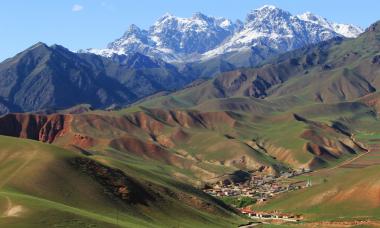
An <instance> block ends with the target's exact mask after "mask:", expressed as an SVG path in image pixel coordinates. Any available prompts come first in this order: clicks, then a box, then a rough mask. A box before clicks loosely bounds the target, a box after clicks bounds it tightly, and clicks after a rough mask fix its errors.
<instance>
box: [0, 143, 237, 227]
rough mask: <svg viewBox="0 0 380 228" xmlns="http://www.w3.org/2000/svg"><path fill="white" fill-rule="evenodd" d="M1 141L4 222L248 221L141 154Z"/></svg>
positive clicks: (181, 223) (142, 224) (145, 224)
mask: <svg viewBox="0 0 380 228" xmlns="http://www.w3.org/2000/svg"><path fill="white" fill-rule="evenodd" d="M0 144H1V149H0V164H1V168H0V176H1V178H0V179H1V181H0V214H1V216H2V218H1V220H0V226H2V227H14V226H15V227H26V226H27V227H55V226H60V227H61V226H62V227H88V226H91V227H167V226H169V225H179V226H181V227H194V226H200V227H205V226H207V227H220V226H230V227H235V226H237V224H236V223H239V221H240V222H242V221H243V220H241V218H239V217H238V216H236V215H235V212H234V211H233V210H232V209H230V208H229V207H228V206H226V205H224V204H223V203H221V202H219V201H217V200H215V199H213V198H211V197H209V196H207V195H205V194H204V193H202V192H200V191H198V190H196V189H194V188H192V187H190V186H189V185H186V184H183V183H179V182H176V181H175V180H173V179H167V177H166V176H165V171H162V170H161V171H159V172H158V170H157V169H159V167H155V166H154V165H153V164H150V163H147V162H142V161H141V160H140V159H139V158H132V157H131V158H129V159H130V160H129V162H127V159H117V160H116V158H117V155H115V156H112V155H108V156H102V155H96V156H91V157H86V156H84V155H81V154H80V153H78V152H73V151H70V150H65V149H62V148H59V147H56V146H51V145H47V144H42V143H39V142H33V141H30V140H24V139H16V138H8V137H4V136H1V137H0ZM132 161H133V164H134V165H133V166H131V165H130V164H132V163H131V162H132Z"/></svg>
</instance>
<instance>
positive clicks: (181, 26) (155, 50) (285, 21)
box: [84, 5, 363, 62]
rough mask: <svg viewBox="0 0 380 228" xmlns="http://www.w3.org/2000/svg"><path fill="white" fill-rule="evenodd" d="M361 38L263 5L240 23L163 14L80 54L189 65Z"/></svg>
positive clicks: (345, 28) (355, 30)
mask: <svg viewBox="0 0 380 228" xmlns="http://www.w3.org/2000/svg"><path fill="white" fill-rule="evenodd" d="M362 32H363V30H362V29H361V28H359V27H357V26H354V25H349V24H338V23H335V22H330V21H328V20H327V19H325V18H323V17H321V16H317V15H313V14H312V13H309V12H307V13H304V14H301V15H296V16H294V15H291V14H290V13H289V12H287V11H285V10H282V9H279V8H277V7H275V6H270V5H265V6H263V7H261V8H258V9H255V10H253V11H251V12H250V13H249V14H248V15H247V17H246V20H245V22H241V21H239V20H238V21H236V22H233V21H231V20H229V19H226V18H219V17H210V16H206V15H204V14H202V13H195V14H194V15H193V16H192V17H191V18H180V17H176V16H173V15H170V14H165V15H164V16H162V17H161V18H160V19H158V20H157V21H156V22H155V23H154V24H153V25H152V26H151V27H150V28H149V30H144V29H140V28H139V27H137V26H136V25H131V26H130V28H129V29H128V31H127V32H125V34H124V35H123V36H122V37H121V38H119V39H117V40H115V41H114V42H111V43H110V44H109V45H108V46H107V48H105V49H93V48H91V49H88V50H86V51H84V52H90V53H95V54H98V55H102V56H106V57H111V56H112V55H115V54H116V55H128V54H131V53H135V52H140V53H142V54H144V55H148V56H150V57H154V58H159V59H163V60H165V61H167V62H191V61H198V60H207V59H210V58H214V57H215V56H218V55H222V54H223V55H225V54H232V53H235V52H242V51H249V50H251V49H252V48H261V49H262V47H265V48H266V49H270V50H276V52H285V51H290V50H293V49H297V48H300V47H303V46H306V45H310V44H314V43H318V42H321V41H325V40H328V39H331V38H333V37H336V36H342V37H349V38H353V37H357V36H358V35H359V34H360V33H362ZM261 52H262V51H261ZM257 54H260V53H257Z"/></svg>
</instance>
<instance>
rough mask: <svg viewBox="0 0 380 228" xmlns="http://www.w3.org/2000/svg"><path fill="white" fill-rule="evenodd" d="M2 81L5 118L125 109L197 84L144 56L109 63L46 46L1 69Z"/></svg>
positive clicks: (0, 94)
mask: <svg viewBox="0 0 380 228" xmlns="http://www.w3.org/2000/svg"><path fill="white" fill-rule="evenodd" d="M0 79H1V80H0V81H1V82H0V88H1V92H0V103H1V107H0V108H1V110H0V113H7V112H9V111H11V112H29V111H39V110H45V109H53V110H54V109H64V108H68V107H71V106H75V105H78V104H90V105H91V106H93V107H94V108H106V107H108V106H111V105H126V104H130V103H132V102H134V101H136V100H137V99H140V98H143V97H146V96H149V95H152V94H154V93H156V92H158V91H165V90H173V89H177V88H181V87H182V86H184V85H185V84H186V83H188V82H190V81H191V80H193V79H192V78H191V77H185V76H184V75H183V74H181V73H179V71H178V69H177V68H176V67H175V66H173V65H171V64H168V63H165V62H163V61H161V60H152V59H150V58H149V57H147V56H144V55H142V54H139V53H135V54H133V55H130V56H116V57H114V58H113V59H106V58H103V57H100V56H96V55H93V54H76V53H73V52H70V51H69V50H67V49H65V48H63V47H62V46H58V45H53V46H51V47H48V46H46V45H45V44H43V43H38V44H36V45H34V46H32V47H30V48H28V49H27V50H25V51H23V52H21V53H19V54H17V55H16V56H14V57H13V58H9V59H7V60H5V61H4V62H2V63H0Z"/></svg>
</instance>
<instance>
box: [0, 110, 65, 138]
mask: <svg viewBox="0 0 380 228" xmlns="http://www.w3.org/2000/svg"><path fill="white" fill-rule="evenodd" d="M70 122H71V116H68V115H59V114H55V115H49V116H45V115H35V114H8V115H6V116H4V117H1V118H0V126H1V127H0V134H1V135H7V136H12V137H20V138H28V139H33V140H38V141H41V142H47V143H52V142H53V141H54V140H55V138H56V137H57V136H60V135H63V134H64V133H65V132H66V131H67V130H68V126H69V124H70Z"/></svg>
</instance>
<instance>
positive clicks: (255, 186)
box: [204, 169, 311, 203]
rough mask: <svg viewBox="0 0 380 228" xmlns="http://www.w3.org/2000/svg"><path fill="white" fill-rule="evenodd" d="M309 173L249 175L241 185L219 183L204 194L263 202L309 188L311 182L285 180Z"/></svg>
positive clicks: (228, 182)
mask: <svg viewBox="0 0 380 228" xmlns="http://www.w3.org/2000/svg"><path fill="white" fill-rule="evenodd" d="M307 172H310V170H305V169H302V170H297V171H291V172H283V173H281V175H280V176H279V177H276V176H274V175H251V178H250V179H249V180H247V181H245V182H242V183H232V182H230V181H220V182H218V183H216V184H214V185H212V186H210V187H209V188H207V189H204V192H206V193H208V194H210V195H213V196H216V197H226V196H237V197H251V198H253V199H255V200H256V202H258V203H260V202H264V201H267V200H268V199H270V198H272V197H273V196H275V195H277V194H280V193H284V192H288V191H294V190H297V189H301V188H304V187H310V186H311V181H307V182H306V183H305V182H290V181H286V179H288V178H291V177H294V176H297V175H301V174H304V173H307Z"/></svg>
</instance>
